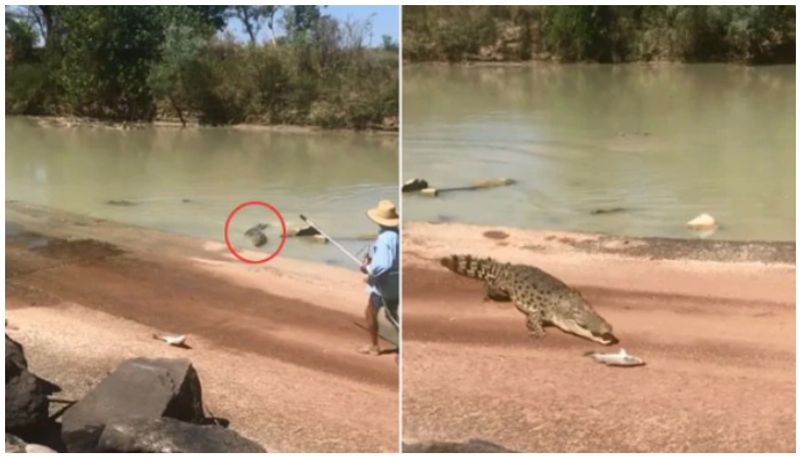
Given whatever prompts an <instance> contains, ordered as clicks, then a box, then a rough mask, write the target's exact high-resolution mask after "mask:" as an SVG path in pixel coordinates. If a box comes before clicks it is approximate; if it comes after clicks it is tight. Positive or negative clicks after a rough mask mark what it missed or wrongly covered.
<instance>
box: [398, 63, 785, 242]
mask: <svg viewBox="0 0 800 457" xmlns="http://www.w3.org/2000/svg"><path fill="white" fill-rule="evenodd" d="M414 177H422V178H426V179H427V180H428V181H429V182H430V184H431V185H433V186H435V187H447V186H458V185H463V184H464V183H469V182H471V181H473V180H477V179H481V178H486V177H509V178H514V179H516V180H518V181H519V184H517V185H515V186H511V187H505V188H497V189H491V190H485V191H476V192H461V193H451V194H446V195H443V196H442V197H439V198H437V199H428V198H425V197H421V196H413V195H408V194H406V195H407V196H406V198H405V199H404V211H405V217H406V218H407V219H412V220H414V219H415V220H428V221H437V220H438V221H446V220H454V221H461V222H467V223H475V224H490V225H492V224H494V225H509V226H519V227H529V228H537V229H559V230H574V231H582V232H599V233H608V234H620V235H633V236H664V237H673V238H689V237H695V236H698V235H697V234H695V233H693V232H690V231H689V230H687V229H686V228H685V222H686V221H688V220H689V219H691V218H693V217H694V216H696V215H698V214H699V213H701V212H707V213H710V214H711V215H713V216H714V217H715V218H716V219H717V220H718V221H719V223H720V224H721V228H720V229H719V230H718V231H717V232H716V233H714V234H713V235H712V238H716V239H742V240H745V239H746V240H794V239H795V68H794V66H772V67H744V66H735V65H652V66H651V65H638V64H637V65H546V64H533V65H525V66H516V67H512V66H494V67H486V66H440V65H407V66H406V67H405V73H404V80H403V178H404V179H410V178H414ZM612 208H623V209H624V211H621V212H615V213H608V214H602V215H593V214H592V211H594V210H598V209H612Z"/></svg>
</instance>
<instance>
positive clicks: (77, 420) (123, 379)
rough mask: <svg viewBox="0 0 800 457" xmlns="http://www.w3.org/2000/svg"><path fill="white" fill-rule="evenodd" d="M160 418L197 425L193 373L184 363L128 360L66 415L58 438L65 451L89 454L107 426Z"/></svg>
mask: <svg viewBox="0 0 800 457" xmlns="http://www.w3.org/2000/svg"><path fill="white" fill-rule="evenodd" d="M162 416H165V417H172V418H175V419H179V420H183V421H187V422H195V423H199V422H202V421H203V419H204V414H203V398H202V392H201V388H200V379H199V378H198V377H197V372H196V371H195V370H194V367H192V364H191V362H189V360H187V359H147V358H136V359H130V360H126V361H125V362H123V363H122V364H120V366H119V367H117V369H116V370H114V372H113V373H111V374H110V375H109V376H108V377H106V378H105V379H104V380H103V381H102V382H101V383H100V384H98V385H97V387H95V388H94V389H93V390H92V391H91V392H89V394H88V395H86V397H84V398H83V399H82V400H80V401H79V402H78V403H76V404H75V405H74V406H72V407H71V408H70V409H69V410H67V412H66V413H65V414H64V416H63V418H62V420H61V423H62V429H61V437H62V438H63V440H64V444H66V447H67V450H68V451H69V452H91V451H94V450H95V449H96V447H97V441H98V439H99V438H100V434H101V433H102V432H103V428H104V427H105V426H106V425H107V424H109V423H111V422H114V421H120V420H123V419H127V418H130V417H143V418H149V419H156V418H160V417H162Z"/></svg>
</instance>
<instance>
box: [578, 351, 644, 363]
mask: <svg viewBox="0 0 800 457" xmlns="http://www.w3.org/2000/svg"><path fill="white" fill-rule="evenodd" d="M585 355H588V356H589V357H591V358H593V359H594V360H595V361H596V362H599V363H604V364H606V365H612V366H620V367H637V366H642V365H644V364H645V363H644V360H642V359H640V358H639V357H636V356H633V355H630V354H628V352H627V351H625V349H620V350H619V352H587V353H586V354H585Z"/></svg>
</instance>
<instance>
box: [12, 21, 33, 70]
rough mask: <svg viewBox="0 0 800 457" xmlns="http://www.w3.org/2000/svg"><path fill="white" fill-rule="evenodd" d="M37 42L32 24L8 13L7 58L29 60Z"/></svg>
mask: <svg viewBox="0 0 800 457" xmlns="http://www.w3.org/2000/svg"><path fill="white" fill-rule="evenodd" d="M35 43H36V32H35V31H34V30H33V27H31V25H30V24H28V23H27V22H25V21H24V20H20V19H18V18H16V17H15V16H14V15H11V14H6V59H7V60H11V61H15V60H22V61H24V60H29V59H30V58H31V56H32V54H33V46H34V44H35Z"/></svg>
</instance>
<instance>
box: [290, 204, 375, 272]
mask: <svg viewBox="0 0 800 457" xmlns="http://www.w3.org/2000/svg"><path fill="white" fill-rule="evenodd" d="M300 219H302V220H303V222H305V223H306V224H308V225H309V226H311V227H313V228H314V230H316V231H318V232H319V234H320V235H322V236H324V237H325V239H327V240H328V241H330V242H331V243H333V245H334V246H336V247H337V248H339V250H340V251H342V252H343V253H344V254H345V255H346V256H347V257H349V258H350V259H351V260H352V261H353V262H355V263H356V265H358V266H359V267H360V266H361V265H362V263H363V262H361V261H360V260H358V258H357V257H356V256H354V255H353V254H352V253H351V252H350V251H348V250H347V249H345V247H344V246H342V245H341V244H339V242H338V241H336V240H334V239H333V238H331V237H330V236H329V235H328V234H327V233H325V232H323V231H322V230H321V229H320V228H319V227H318V226H317V224H315V223H314V222H312V221H311V219H309V218H307V217H305V216H304V215H302V214H301V215H300Z"/></svg>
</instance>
